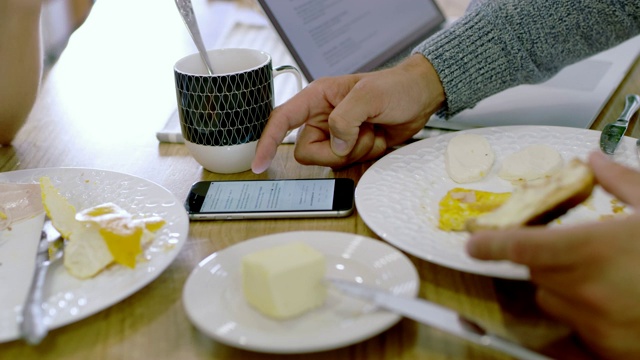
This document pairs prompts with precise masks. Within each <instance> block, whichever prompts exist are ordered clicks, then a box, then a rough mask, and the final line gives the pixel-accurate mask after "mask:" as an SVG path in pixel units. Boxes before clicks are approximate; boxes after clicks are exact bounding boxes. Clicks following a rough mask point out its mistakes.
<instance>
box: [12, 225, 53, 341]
mask: <svg viewBox="0 0 640 360" xmlns="http://www.w3.org/2000/svg"><path fill="white" fill-rule="evenodd" d="M58 238H60V233H58V231H57V230H56V229H55V228H54V227H53V225H52V224H51V220H50V219H49V218H46V219H45V221H44V225H43V227H42V233H41V235H40V242H39V243H38V250H37V253H36V270H35V273H34V275H33V279H32V280H31V286H30V287H29V292H28V294H27V300H26V301H25V303H24V305H23V307H22V319H21V321H20V322H19V323H20V333H21V334H22V337H23V338H24V339H25V340H26V341H27V343H29V344H30V345H37V344H39V343H40V342H41V341H42V339H44V337H45V336H47V333H48V332H49V329H48V328H47V325H46V324H45V321H44V315H45V314H44V310H43V308H42V302H43V287H44V281H45V279H46V277H47V270H48V269H49V265H51V263H52V262H53V261H55V260H57V259H58V258H59V255H58V256H56V257H54V258H53V259H51V258H50V253H49V245H50V244H51V242H52V241H54V240H56V239H58Z"/></svg>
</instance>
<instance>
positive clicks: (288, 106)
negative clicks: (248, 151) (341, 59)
mask: <svg viewBox="0 0 640 360" xmlns="http://www.w3.org/2000/svg"><path fill="white" fill-rule="evenodd" d="M352 83H353V80H352V77H349V76H345V77H336V78H323V79H319V80H316V81H314V82H312V83H311V84H309V85H308V86H307V87H306V88H304V89H303V90H302V91H300V92H299V93H297V94H296V95H294V96H293V97H292V98H291V99H289V100H288V101H287V102H285V103H284V104H282V105H280V106H278V107H277V108H275V109H274V110H273V111H272V112H271V115H270V116H269V121H268V122H267V125H266V126H265V128H264V130H263V131H262V135H261V136H260V140H259V141H258V146H257V148H256V155H255V158H254V159H253V162H252V164H251V169H252V170H253V172H255V173H257V174H259V173H261V172H263V171H265V170H266V169H267V168H268V167H269V165H271V161H272V160H273V158H274V157H275V155H276V151H277V149H278V146H279V145H280V144H281V143H282V140H283V139H284V137H285V136H286V135H287V133H288V132H289V131H290V130H293V129H296V128H298V127H300V126H301V125H303V124H304V123H306V122H308V121H312V120H315V121H326V120H327V119H328V117H329V114H330V113H331V111H332V110H333V108H334V106H335V104H337V103H338V102H339V101H340V100H342V98H343V97H344V94H346V93H348V91H349V89H350V88H351V86H352V85H351V84H352Z"/></svg>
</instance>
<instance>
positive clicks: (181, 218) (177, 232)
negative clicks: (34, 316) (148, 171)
mask: <svg viewBox="0 0 640 360" xmlns="http://www.w3.org/2000/svg"><path fill="white" fill-rule="evenodd" d="M87 173H94V174H97V173H99V174H103V175H104V176H105V177H106V179H112V180H116V179H117V180H118V181H136V182H138V183H140V184H141V185H144V186H145V187H146V189H148V190H144V191H148V192H151V193H153V195H154V196H157V197H158V199H159V200H162V201H164V202H163V203H159V204H149V207H148V210H149V212H151V209H152V208H154V207H159V208H161V210H162V211H161V212H167V214H168V215H170V216H169V217H170V218H171V219H169V220H170V222H169V223H168V224H166V225H165V226H164V227H163V228H162V229H161V230H160V231H161V232H162V233H170V235H169V236H168V238H169V244H170V245H167V246H170V248H168V249H167V250H166V251H163V252H162V253H159V254H154V255H153V256H152V258H151V259H150V260H149V261H148V262H144V263H139V264H136V268H135V269H133V270H129V269H124V268H123V269H121V270H124V271H129V272H128V273H126V272H125V273H124V275H125V276H127V277H131V279H132V280H131V281H129V282H128V283H127V284H125V285H126V286H125V287H123V288H118V287H111V288H108V291H104V294H98V295H99V296H96V297H97V298H96V299H91V300H90V301H87V302H86V303H84V304H83V305H82V306H81V308H80V310H79V311H77V312H75V313H65V312H64V311H58V312H57V314H54V315H52V318H51V319H49V321H48V327H49V329H50V330H53V329H56V328H59V327H62V326H65V325H68V324H70V323H74V322H77V321H79V320H82V319H85V318H87V317H89V316H91V315H93V314H95V313H97V312H99V311H101V310H104V309H106V308H108V307H110V306H112V305H115V304H116V303H118V302H120V301H122V300H124V299H126V298H127V297H129V296H131V295H132V294H134V293H136V292H137V291H139V290H140V289H142V288H144V287H145V286H146V285H148V284H149V283H151V282H152V281H153V280H155V279H156V278H157V277H158V276H159V275H160V274H162V272H164V270H165V269H166V268H167V267H168V266H169V265H171V263H172V262H173V260H174V259H175V258H176V257H177V256H178V254H179V253H180V250H181V249H182V247H183V246H184V244H185V242H186V239H187V234H188V229H189V219H188V216H187V214H186V211H185V210H184V207H183V205H182V202H181V201H180V200H179V199H177V198H176V197H175V196H174V195H173V194H172V193H171V192H170V191H169V190H167V189H166V188H164V187H162V186H161V185H159V184H157V183H154V182H152V181H149V180H147V179H144V178H141V177H139V176H135V175H130V174H126V173H122V172H117V171H112V170H106V169H98V168H84V167H49V168H36V169H23V170H15V171H9V172H2V173H0V182H15V183H36V182H37V181H34V179H35V177H36V176H37V177H40V176H49V177H51V178H53V179H55V178H59V177H65V176H72V175H78V176H84V174H87ZM86 180H87V181H91V179H86ZM112 195H113V196H115V195H114V194H106V195H104V196H105V197H107V198H108V197H110V196H112ZM138 195H139V194H138ZM132 196H136V195H132ZM143 198H144V197H140V196H137V197H136V200H137V201H140V200H142V199H143ZM69 200H70V201H71V200H72V199H69ZM84 201H87V200H84ZM96 202H97V203H100V201H96ZM95 205H97V204H95ZM120 205H121V204H120ZM121 206H122V205H121ZM162 236H163V237H164V235H162ZM156 241H157V238H156V240H154V243H155V242H156ZM154 243H152V245H153V244H154ZM113 268H115V267H111V268H110V269H108V271H103V272H102V273H100V274H98V275H97V276H96V277H94V278H91V279H87V280H77V279H73V278H72V276H71V275H69V274H67V273H66V270H64V267H63V266H62V262H61V261H59V262H57V263H55V264H54V265H53V266H52V268H51V269H50V271H49V274H48V276H47V280H46V281H47V285H45V289H47V288H50V287H53V288H55V287H56V283H59V282H62V283H64V284H63V285H66V284H70V283H71V282H76V283H80V282H86V284H91V283H97V282H102V281H105V277H107V276H110V277H118V276H120V275H119V272H118V270H119V269H116V270H114V271H112V269H113ZM26 271H32V269H29V270H26ZM106 273H108V274H106ZM61 274H64V275H62V276H61ZM61 277H65V278H68V279H72V280H68V279H61ZM69 281H71V282H69ZM51 283H54V284H53V285H51ZM89 288H93V290H92V291H95V290H96V289H100V286H98V285H95V286H93V287H91V286H90V287H89ZM60 290H61V291H64V289H60ZM83 290H85V289H83V288H77V289H71V290H70V291H67V292H65V293H59V294H57V295H56V294H54V295H56V296H58V298H56V299H53V297H54V295H52V294H46V291H45V296H47V295H50V297H49V298H48V300H47V301H46V302H45V303H49V305H51V304H52V303H53V302H54V301H56V302H58V304H61V303H63V302H64V300H65V299H67V300H68V299H69V297H71V298H73V297H74V295H75V294H74V292H82V291H83ZM99 291H100V290H99ZM84 295H89V296H95V295H96V294H91V293H89V294H84ZM61 300H62V301H61ZM84 300H86V299H84ZM54 307H55V306H54ZM19 310H20V306H17V307H16V308H14V309H0V312H3V313H4V314H2V315H0V316H1V317H2V318H3V319H13V320H14V323H13V324H4V325H3V326H0V343H2V342H6V341H11V340H16V339H18V338H19V337H20V334H19V331H18V325H17V315H18V314H19ZM9 312H11V313H13V314H15V315H16V316H12V314H9Z"/></svg>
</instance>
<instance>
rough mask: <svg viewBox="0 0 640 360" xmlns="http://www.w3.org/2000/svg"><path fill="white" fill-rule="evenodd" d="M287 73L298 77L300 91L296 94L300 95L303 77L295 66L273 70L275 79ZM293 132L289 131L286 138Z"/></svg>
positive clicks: (285, 66)
mask: <svg viewBox="0 0 640 360" xmlns="http://www.w3.org/2000/svg"><path fill="white" fill-rule="evenodd" d="M285 73H289V74H293V75H295V76H296V80H297V85H298V89H297V91H296V93H299V92H300V91H301V90H302V75H301V74H300V70H298V69H297V68H296V67H295V66H291V65H282V66H278V67H277V68H275V69H273V78H274V79H275V77H276V76H278V75H281V74H285ZM294 95H295V94H294ZM292 131H293V130H289V131H287V134H286V135H285V137H287V136H288V135H289V134H290V133H291V132H292Z"/></svg>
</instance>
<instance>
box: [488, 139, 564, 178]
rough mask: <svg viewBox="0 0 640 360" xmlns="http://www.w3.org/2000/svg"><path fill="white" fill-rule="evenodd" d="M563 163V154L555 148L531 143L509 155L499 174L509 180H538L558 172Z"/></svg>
mask: <svg viewBox="0 0 640 360" xmlns="http://www.w3.org/2000/svg"><path fill="white" fill-rule="evenodd" d="M563 165H564V161H563V160H562V156H561V155H560V153H559V152H558V151H556V150H555V149H554V148H552V147H550V146H548V145H543V144H538V145H531V146H527V147H526V148H524V149H522V150H520V151H518V152H515V153H513V154H511V155H509V156H507V157H506V158H505V159H504V160H503V161H502V167H501V168H500V172H499V173H498V176H499V177H501V178H502V179H504V180H508V181H520V180H525V181H528V180H536V179H540V178H544V177H547V176H551V175H553V174H555V173H557V172H558V171H560V169H561V168H562V166H563Z"/></svg>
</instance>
